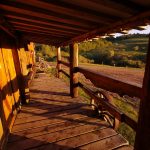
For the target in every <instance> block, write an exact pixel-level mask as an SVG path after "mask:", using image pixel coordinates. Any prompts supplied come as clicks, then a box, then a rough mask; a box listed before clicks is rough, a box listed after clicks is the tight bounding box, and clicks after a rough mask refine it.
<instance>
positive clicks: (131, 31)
mask: <svg viewBox="0 0 150 150" xmlns="http://www.w3.org/2000/svg"><path fill="white" fill-rule="evenodd" d="M144 28H145V29H144V30H136V29H131V30H129V31H128V32H127V34H136V33H139V34H150V25H147V26H145V27H144ZM121 35H123V34H121V33H116V34H115V35H114V37H118V36H121Z"/></svg>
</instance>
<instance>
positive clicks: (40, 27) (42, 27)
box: [10, 20, 81, 35]
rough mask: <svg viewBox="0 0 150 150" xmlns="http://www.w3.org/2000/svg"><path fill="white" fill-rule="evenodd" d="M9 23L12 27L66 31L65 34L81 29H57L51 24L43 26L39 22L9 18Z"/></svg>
mask: <svg viewBox="0 0 150 150" xmlns="http://www.w3.org/2000/svg"><path fill="white" fill-rule="evenodd" d="M10 23H11V24H13V26H14V27H19V26H21V27H22V26H24V27H30V28H31V29H32V28H38V29H42V30H46V31H55V32H58V33H67V34H73V35H74V34H75V33H76V34H81V31H80V32H79V31H76V32H75V31H71V30H62V29H59V28H53V27H51V26H43V25H40V24H35V23H30V22H27V23H26V22H25V21H24V22H15V21H11V20H10Z"/></svg>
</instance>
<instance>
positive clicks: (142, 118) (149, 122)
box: [135, 37, 150, 150]
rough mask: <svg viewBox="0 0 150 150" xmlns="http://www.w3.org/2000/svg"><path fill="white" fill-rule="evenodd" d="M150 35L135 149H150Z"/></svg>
mask: <svg viewBox="0 0 150 150" xmlns="http://www.w3.org/2000/svg"><path fill="white" fill-rule="evenodd" d="M149 140H150V37H149V48H148V54H147V61H146V67H145V74H144V80H143V87H142V93H141V104H140V111H139V119H138V128H137V133H136V139H135V150H142V149H143V150H149V149H150V142H149Z"/></svg>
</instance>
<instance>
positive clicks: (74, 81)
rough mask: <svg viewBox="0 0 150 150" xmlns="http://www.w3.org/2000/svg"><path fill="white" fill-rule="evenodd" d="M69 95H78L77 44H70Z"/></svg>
mask: <svg viewBox="0 0 150 150" xmlns="http://www.w3.org/2000/svg"><path fill="white" fill-rule="evenodd" d="M69 46H70V95H71V96H72V97H77V96H78V73H77V69H76V67H78V44H77V43H74V44H70V45H69Z"/></svg>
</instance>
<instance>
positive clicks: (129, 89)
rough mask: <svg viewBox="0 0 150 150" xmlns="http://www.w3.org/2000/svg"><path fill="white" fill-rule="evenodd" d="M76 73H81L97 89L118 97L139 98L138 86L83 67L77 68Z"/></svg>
mask: <svg viewBox="0 0 150 150" xmlns="http://www.w3.org/2000/svg"><path fill="white" fill-rule="evenodd" d="M78 71H79V72H80V73H83V74H84V76H85V77H86V78H87V79H90V80H91V82H92V83H93V84H94V85H95V86H97V87H99V88H103V89H105V90H108V91H110V92H114V93H118V94H119V95H129V96H132V97H133V96H135V97H139V98H140V97H141V89H142V88H141V87H140V86H136V85H132V84H128V83H125V82H122V81H119V80H117V79H114V78H112V77H108V76H104V75H103V74H101V73H97V72H95V71H92V70H90V69H85V68H83V67H78Z"/></svg>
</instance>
